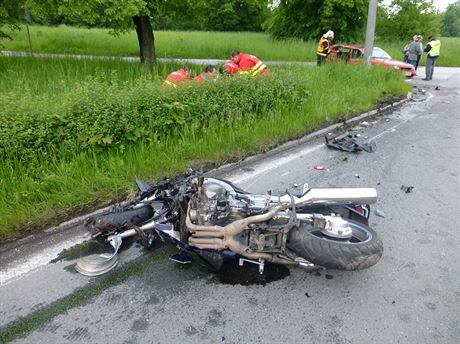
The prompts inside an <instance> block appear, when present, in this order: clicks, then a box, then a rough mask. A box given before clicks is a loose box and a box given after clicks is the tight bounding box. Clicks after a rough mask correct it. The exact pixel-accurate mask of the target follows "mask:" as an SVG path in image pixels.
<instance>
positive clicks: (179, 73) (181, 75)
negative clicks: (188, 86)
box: [163, 67, 192, 89]
mask: <svg viewBox="0 0 460 344" xmlns="http://www.w3.org/2000/svg"><path fill="white" fill-rule="evenodd" d="M189 80H192V77H191V76H190V72H189V70H188V68H186V67H182V68H181V69H178V70H176V71H174V72H172V73H171V74H169V75H168V76H167V77H166V80H165V81H164V82H163V86H164V87H168V88H174V89H176V88H177V85H178V84H180V83H184V82H186V81H189Z"/></svg>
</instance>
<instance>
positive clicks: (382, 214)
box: [375, 209, 385, 217]
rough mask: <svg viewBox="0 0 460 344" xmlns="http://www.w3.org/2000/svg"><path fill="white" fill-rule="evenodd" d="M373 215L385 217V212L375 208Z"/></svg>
mask: <svg viewBox="0 0 460 344" xmlns="http://www.w3.org/2000/svg"><path fill="white" fill-rule="evenodd" d="M375 215H376V216H378V217H385V213H384V212H383V210H379V209H376V210H375Z"/></svg>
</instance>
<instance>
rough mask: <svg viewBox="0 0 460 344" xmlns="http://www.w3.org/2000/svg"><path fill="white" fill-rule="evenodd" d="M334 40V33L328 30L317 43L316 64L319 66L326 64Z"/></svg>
mask: <svg viewBox="0 0 460 344" xmlns="http://www.w3.org/2000/svg"><path fill="white" fill-rule="evenodd" d="M333 39H334V32H333V31H331V30H329V31H328V32H326V33H325V34H324V35H323V36H322V37H321V38H320V40H319V42H318V48H316V64H317V65H318V66H321V65H322V64H323V63H324V62H326V58H327V56H328V55H329V54H330V53H331V48H332V41H333Z"/></svg>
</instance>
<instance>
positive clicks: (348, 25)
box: [264, 0, 368, 41]
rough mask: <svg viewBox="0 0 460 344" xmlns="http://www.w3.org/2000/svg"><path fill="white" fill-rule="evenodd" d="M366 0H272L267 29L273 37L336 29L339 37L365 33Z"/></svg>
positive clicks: (305, 35)
mask: <svg viewBox="0 0 460 344" xmlns="http://www.w3.org/2000/svg"><path fill="white" fill-rule="evenodd" d="M367 8H368V1H366V0H324V1H323V0H281V1H272V13H271V16H270V18H269V19H268V20H267V21H266V22H265V25H264V27H265V29H266V30H267V31H268V32H269V33H270V34H271V35H272V36H273V37H274V38H278V39H279V38H288V37H297V38H303V39H310V38H314V39H316V38H318V37H320V36H321V34H323V33H324V32H326V31H327V30H333V31H334V33H335V37H336V39H338V40H340V41H355V40H358V39H362V38H363V37H364V26H365V23H366V18H367Z"/></svg>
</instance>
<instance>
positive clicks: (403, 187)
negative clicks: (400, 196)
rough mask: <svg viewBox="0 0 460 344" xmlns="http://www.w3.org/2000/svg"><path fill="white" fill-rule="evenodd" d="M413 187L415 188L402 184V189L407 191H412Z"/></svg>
mask: <svg viewBox="0 0 460 344" xmlns="http://www.w3.org/2000/svg"><path fill="white" fill-rule="evenodd" d="M413 189H414V187H413V186H405V185H401V190H402V191H404V192H405V193H411V192H412V190H413Z"/></svg>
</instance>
